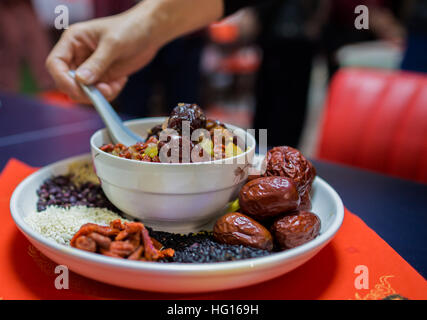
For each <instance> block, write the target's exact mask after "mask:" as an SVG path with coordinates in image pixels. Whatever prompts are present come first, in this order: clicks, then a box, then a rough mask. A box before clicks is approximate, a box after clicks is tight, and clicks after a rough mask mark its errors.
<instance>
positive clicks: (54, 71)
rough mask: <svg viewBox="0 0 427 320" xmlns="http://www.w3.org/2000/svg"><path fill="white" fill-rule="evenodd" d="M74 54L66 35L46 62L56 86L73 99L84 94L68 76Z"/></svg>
mask: <svg viewBox="0 0 427 320" xmlns="http://www.w3.org/2000/svg"><path fill="white" fill-rule="evenodd" d="M73 52H74V51H73V50H72V44H71V41H70V40H69V39H68V36H67V35H66V34H65V33H64V35H63V36H62V37H61V39H60V40H59V42H58V43H57V45H56V46H55V47H54V48H53V50H52V52H51V53H50V55H49V57H48V58H47V60H46V68H47V69H48V71H49V72H50V74H51V75H52V78H53V80H54V81H55V83H56V86H57V87H58V88H59V89H60V90H61V91H63V92H64V93H66V94H68V95H69V96H70V97H72V98H74V97H78V96H81V95H82V94H83V92H82V91H81V89H80V87H79V86H78V85H77V83H76V82H75V81H74V80H73V79H72V78H71V77H70V76H69V75H68V72H69V70H70V65H71V63H72V61H73V58H74V54H73Z"/></svg>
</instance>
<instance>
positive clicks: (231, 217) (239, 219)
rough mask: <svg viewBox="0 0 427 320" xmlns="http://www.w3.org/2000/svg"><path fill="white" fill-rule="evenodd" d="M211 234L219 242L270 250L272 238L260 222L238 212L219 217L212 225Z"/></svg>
mask: <svg viewBox="0 0 427 320" xmlns="http://www.w3.org/2000/svg"><path fill="white" fill-rule="evenodd" d="M213 235H214V237H215V240H217V241H218V242H220V243H225V244H232V245H244V246H250V247H253V248H258V249H263V250H268V251H271V250H272V249H273V238H272V236H271V234H270V232H269V231H268V230H267V229H266V228H265V227H263V226H262V225H261V224H260V223H258V222H256V221H255V220H253V219H251V218H250V217H248V216H245V215H243V214H241V213H239V212H231V213H228V214H226V215H224V216H222V217H220V218H219V219H218V220H217V221H216V223H215V226H214V229H213Z"/></svg>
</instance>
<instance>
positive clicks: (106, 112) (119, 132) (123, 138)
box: [69, 70, 144, 146]
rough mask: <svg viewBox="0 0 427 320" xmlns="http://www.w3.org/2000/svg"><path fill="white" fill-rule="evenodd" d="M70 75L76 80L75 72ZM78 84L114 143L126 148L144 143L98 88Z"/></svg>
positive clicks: (72, 71)
mask: <svg viewBox="0 0 427 320" xmlns="http://www.w3.org/2000/svg"><path fill="white" fill-rule="evenodd" d="M69 74H70V76H71V77H72V78H73V79H75V71H74V70H70V72H69ZM77 83H78V84H79V85H80V87H81V88H82V90H83V91H84V92H85V93H86V95H87V96H88V98H89V99H90V101H92V103H93V105H94V107H95V109H96V111H98V113H99V115H100V116H101V118H102V121H104V124H105V126H106V127H107V130H108V133H109V134H110V138H111V140H112V142H113V143H119V142H120V143H122V144H124V145H126V146H131V145H133V144H135V143H137V142H139V141H144V139H143V138H142V137H140V136H138V135H137V134H135V133H134V132H132V131H131V130H130V129H129V128H128V127H126V126H125V125H124V124H123V122H122V120H121V119H120V117H119V116H118V114H117V113H116V111H114V109H113V107H112V106H111V104H110V103H109V102H108V101H107V99H105V97H104V96H103V95H102V93H101V92H100V91H99V90H98V89H97V88H95V87H94V86H87V85H84V84H83V83H80V82H78V81H77Z"/></svg>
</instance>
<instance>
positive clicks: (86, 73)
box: [76, 68, 94, 82]
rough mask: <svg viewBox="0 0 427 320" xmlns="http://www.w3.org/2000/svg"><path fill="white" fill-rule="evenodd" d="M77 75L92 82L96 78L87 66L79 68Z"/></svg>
mask: <svg viewBox="0 0 427 320" xmlns="http://www.w3.org/2000/svg"><path fill="white" fill-rule="evenodd" d="M76 75H77V77H78V78H79V79H81V80H83V81H85V82H91V81H92V80H93V78H94V75H93V73H92V71H90V70H89V69H86V68H83V69H78V70H77V72H76Z"/></svg>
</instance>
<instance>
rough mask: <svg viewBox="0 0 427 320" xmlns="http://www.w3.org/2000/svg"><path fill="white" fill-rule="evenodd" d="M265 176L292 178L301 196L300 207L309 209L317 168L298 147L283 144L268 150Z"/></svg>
mask: <svg viewBox="0 0 427 320" xmlns="http://www.w3.org/2000/svg"><path fill="white" fill-rule="evenodd" d="M263 165H264V169H265V172H264V174H263V176H281V177H288V178H290V179H292V180H293V181H294V182H295V184H296V186H297V188H298V192H299V194H300V197H301V206H300V209H309V208H310V207H311V203H310V191H311V185H312V183H313V180H314V178H315V177H316V169H315V168H314V166H313V165H312V163H311V162H310V161H309V160H308V159H307V158H305V157H304V155H303V154H302V153H301V152H300V151H299V150H297V149H294V148H291V147H287V146H281V147H274V148H273V149H271V150H269V151H268V152H267V155H266V158H265V161H264V164H263Z"/></svg>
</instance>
